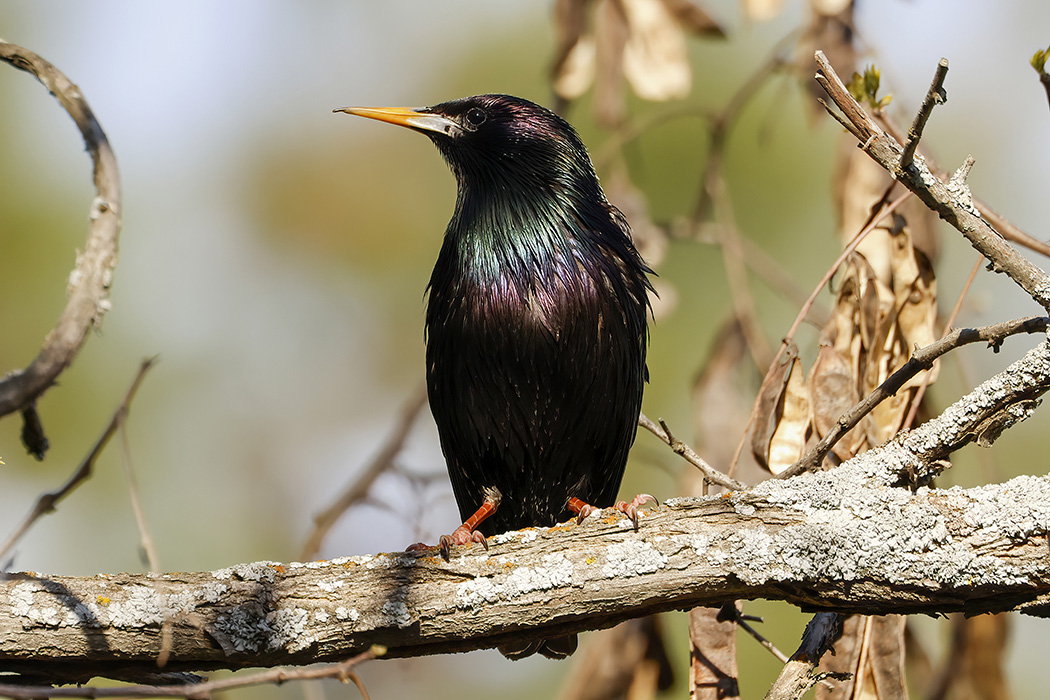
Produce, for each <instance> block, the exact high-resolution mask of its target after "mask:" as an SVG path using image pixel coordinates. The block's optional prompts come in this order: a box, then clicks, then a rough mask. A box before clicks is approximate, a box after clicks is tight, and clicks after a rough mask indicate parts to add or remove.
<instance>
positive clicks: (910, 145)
mask: <svg viewBox="0 0 1050 700" xmlns="http://www.w3.org/2000/svg"><path fill="white" fill-rule="evenodd" d="M947 75H948V59H947V58H942V59H941V60H940V61H938V62H937V72H936V73H935V74H934V76H933V82H932V83H930V89H929V90H927V91H926V97H925V98H923V100H922V104H921V105H919V111H918V113H917V114H916V115H915V120H914V121H913V122H912V123H911V128H910V129H908V142H907V143H905V144H904V153H903V154H901V169H902V170H907V169H908V168H910V167H911V164H912V160H913V159H914V158H915V149H916V148H918V147H919V140H920V139H922V130H923V129H925V128H926V121H927V120H928V119H929V118H930V115H931V114H932V113H933V108H934V106H936V105H940V104H944V103H945V102H947V101H948V93H947V92H945V90H944V78H945V77H946V76H947Z"/></svg>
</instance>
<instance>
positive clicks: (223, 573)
mask: <svg viewBox="0 0 1050 700" xmlns="http://www.w3.org/2000/svg"><path fill="white" fill-rule="evenodd" d="M279 568H283V565H282V564H280V563H279V562H275V561H255V562H251V563H248V564H237V565H236V566H228V567H226V568H225V569H217V570H215V571H213V572H211V575H212V576H213V577H214V578H216V579H219V580H220V581H222V580H231V579H232V580H238V579H239V580H241V581H256V582H259V583H273V582H274V581H276V580H277V571H278V569H279Z"/></svg>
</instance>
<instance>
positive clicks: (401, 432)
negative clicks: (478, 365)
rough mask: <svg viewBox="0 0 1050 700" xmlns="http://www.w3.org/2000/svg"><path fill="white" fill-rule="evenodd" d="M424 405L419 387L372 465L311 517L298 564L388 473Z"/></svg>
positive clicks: (308, 557)
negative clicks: (310, 524)
mask: <svg viewBox="0 0 1050 700" xmlns="http://www.w3.org/2000/svg"><path fill="white" fill-rule="evenodd" d="M426 402H427V392H426V387H425V386H423V385H420V386H419V387H418V388H417V389H416V390H415V392H414V393H413V394H412V396H411V397H410V398H409V400H408V401H406V402H405V405H404V406H403V407H402V408H401V414H400V416H399V417H398V420H397V423H396V424H395V425H394V429H393V430H392V431H391V432H390V435H389V436H388V437H387V439H386V442H384V443H383V446H382V447H381V448H380V450H379V452H378V453H377V454H376V456H375V457H374V458H372V461H371V462H370V463H369V465H368V466H367V467H365V469H364V471H362V472H361V473H360V474H359V475H358V476H357V477H356V478H355V479H354V480H353V481H352V482H350V483H349V484H348V485H347V487H346V488H345V489H344V490H343V492H342V493H341V494H340V495H339V497H338V498H337V499H336V500H335V502H334V503H332V505H330V506H328V507H327V508H325V509H324V510H323V511H321V512H320V513H318V514H317V515H316V516H315V517H314V529H313V531H312V532H311V533H310V535H309V537H307V539H306V544H304V545H303V550H302V553H301V554H300V555H299V556H300V560H301V561H312V560H313V559H314V558H315V557H316V556H317V553H318V552H320V551H321V543H322V542H324V538H325V537H326V536H327V535H328V531H329V530H331V529H332V527H333V526H334V525H335V524H336V522H337V521H338V520H339V518H341V517H342V515H343V513H345V512H346V511H347V509H349V508H350V507H351V506H353V505H354V504H356V503H359V502H360V501H361V500H363V499H364V498H365V497H367V496H368V490H369V489H370V488H372V484H373V483H375V480H376V479H378V478H379V476H380V475H381V474H383V473H384V472H386V471H387V470H388V469H390V468H391V467H392V466H393V464H394V460H395V459H396V458H397V456H398V454H400V453H401V450H402V448H404V446H405V441H406V440H407V439H408V435H409V433H410V432H411V430H412V425H413V424H414V423H415V421H416V417H418V416H419V413H420V412H421V411H422V410H423V406H425V405H426Z"/></svg>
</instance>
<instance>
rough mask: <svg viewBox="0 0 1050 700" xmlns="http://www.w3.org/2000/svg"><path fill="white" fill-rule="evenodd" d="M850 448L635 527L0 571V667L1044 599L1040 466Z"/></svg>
mask: <svg viewBox="0 0 1050 700" xmlns="http://www.w3.org/2000/svg"><path fill="white" fill-rule="evenodd" d="M869 454H870V453H869ZM855 462H858V463H860V462H862V460H855ZM865 464H871V462H870V460H869V461H865V462H863V463H860V464H849V465H845V466H843V467H840V468H838V469H836V470H834V471H830V472H821V473H817V474H805V475H802V476H800V477H796V478H794V479H790V480H786V481H775V480H774V481H769V482H766V483H763V484H760V485H759V486H756V487H754V488H753V489H752V490H750V491H748V492H737V493H733V494H729V495H724V496H718V497H711V498H699V499H694V498H689V499H674V500H672V501H670V502H668V503H667V504H665V505H664V506H663V507H661V508H660V509H658V510H657V511H655V512H651V513H648V514H646V515H645V517H644V519H643V521H642V525H641V528H640V530H639V531H638V532H634V531H633V530H632V529H631V527H630V523H629V521H628V520H627V519H625V518H623V517H622V516H621V515H619V514H613V513H612V511H603V512H601V513H600V514H596V515H593V516H591V517H590V518H588V519H587V521H585V522H584V523H583V524H582V525H579V526H577V525H575V524H570V525H564V526H559V527H554V528H549V529H527V530H522V531H518V532H512V533H507V534H504V535H500V536H497V537H495V538H493V539H492V541H491V550H490V551H489V552H488V553H487V554H486V553H485V552H484V550H483V549H481V547H479V546H477V545H474V546H472V547H469V548H467V547H457V548H456V550H455V552H454V556H453V558H452V560H451V561H449V562H444V561H443V560H441V559H440V558H439V557H437V556H433V555H431V554H428V553H425V552H424V553H394V554H375V555H361V556H353V557H345V558H340V559H335V560H332V561H326V562H314V563H309V564H277V563H272V562H257V563H254V564H244V565H239V566H234V567H230V568H228V569H222V570H219V571H212V572H202V573H171V574H164V575H162V576H157V577H151V576H149V575H146V574H115V575H106V574H101V575H96V576H90V577H85V578H78V577H68V576H45V575H42V574H36V573H20V574H10V575H8V576H7V577H6V579H5V580H3V581H0V668H2V669H4V670H9V671H17V672H23V673H34V674H35V673H40V674H44V675H47V676H52V677H53V676H56V675H57V676H60V677H63V678H77V677H82V678H85V679H86V678H87V677H90V676H93V675H115V676H117V677H120V676H121V675H123V674H125V673H127V672H130V671H131V670H135V669H138V670H139V671H146V670H148V669H149V668H151V667H153V664H154V659H155V657H156V655H157V654H158V652H159V651H160V648H161V635H160V627H161V625H162V623H165V622H167V623H168V624H169V625H170V627H171V631H172V641H173V643H172V646H171V652H170V656H169V661H168V664H167V666H166V668H165V671H178V670H189V669H213V668H239V667H246V666H271V665H276V664H305V663H312V662H316V661H325V660H335V659H342V658H346V657H349V656H351V655H353V654H356V653H358V652H359V651H361V650H363V649H367V648H369V646H370V645H373V644H380V645H383V646H385V647H387V649H388V650H389V655H391V656H414V655H422V654H437V653H446V652H454V651H467V650H471V649H478V648H483V647H491V646H495V645H496V644H498V643H501V642H504V641H507V640H509V639H512V638H517V637H526V636H533V635H543V636H548V637H549V636H552V635H559V634H565V633H568V632H574V631H581V630H588V629H597V628H602V627H608V626H610V625H613V624H615V623H616V622H619V621H621V620H623V619H626V618H630V617H637V616H641V615H647V614H650V613H653V612H658V611H661V610H671V609H685V608H692V607H696V606H698V605H718V604H720V603H722V602H724V601H728V600H736V599H751V598H766V599H776V600H785V601H788V602H791V603H794V604H796V605H798V606H800V607H802V608H804V609H807V610H832V611H841V612H860V613H868V614H884V613H890V612H896V613H935V612H938V613H943V612H951V611H962V612H965V613H967V614H978V613H986V612H999V611H1002V610H1011V609H1020V610H1022V611H1024V612H1027V613H1030V614H1033V615H1039V616H1046V615H1047V614H1048V613H1050V606H1048V602H1050V565H1048V561H1050V558H1048V556H1047V539H1046V533H1047V523H1048V522H1050V477H1045V476H1044V477H1032V476H1025V477H1018V478H1016V479H1013V480H1011V481H1009V482H1006V483H1004V484H1000V485H994V486H984V487H979V488H975V489H969V490H962V489H957V488H953V489H949V490H933V489H927V488H920V489H918V491H917V492H915V493H912V492H911V491H909V490H908V489H904V488H894V487H891V486H889V485H888V484H887V480H886V478H885V476H884V475H882V476H880V475H879V474H877V473H876V474H873V473H872V472H871V471H869V470H868V469H866V468H865V466H864V465H865Z"/></svg>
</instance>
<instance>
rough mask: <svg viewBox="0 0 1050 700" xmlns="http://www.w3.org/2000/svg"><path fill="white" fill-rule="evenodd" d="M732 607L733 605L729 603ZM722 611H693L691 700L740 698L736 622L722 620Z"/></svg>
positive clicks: (711, 609) (691, 625) (690, 613)
mask: <svg viewBox="0 0 1050 700" xmlns="http://www.w3.org/2000/svg"><path fill="white" fill-rule="evenodd" d="M729 605H732V603H729ZM718 611H719V609H718V608H693V609H692V610H690V611H689V649H690V658H691V660H692V664H691V666H690V671H689V688H690V693H689V698H690V700H732V699H733V698H739V697H740V688H739V684H738V682H737V665H736V629H737V628H736V622H735V621H733V620H728V621H726V622H720V621H719V620H718Z"/></svg>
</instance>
